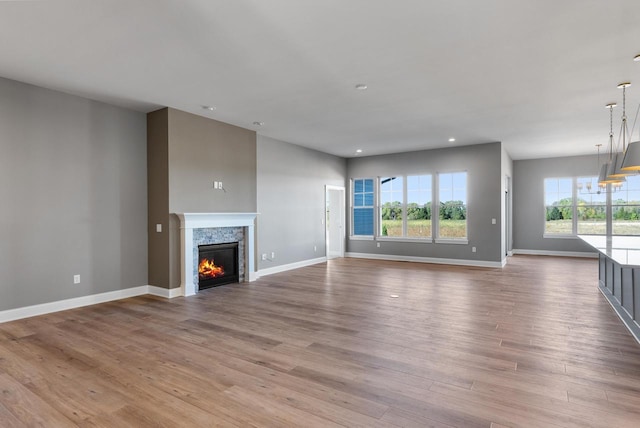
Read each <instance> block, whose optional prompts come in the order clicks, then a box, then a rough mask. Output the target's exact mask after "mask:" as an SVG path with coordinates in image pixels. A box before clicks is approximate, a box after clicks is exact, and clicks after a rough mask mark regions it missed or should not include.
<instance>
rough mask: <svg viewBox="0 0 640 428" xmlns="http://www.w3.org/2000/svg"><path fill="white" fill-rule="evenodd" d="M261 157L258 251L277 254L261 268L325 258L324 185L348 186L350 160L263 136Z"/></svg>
mask: <svg viewBox="0 0 640 428" xmlns="http://www.w3.org/2000/svg"><path fill="white" fill-rule="evenodd" d="M257 155H258V156H257V157H258V167H257V178H258V183H257V190H258V212H259V213H260V214H259V215H258V224H257V238H258V243H257V253H258V254H259V255H260V254H262V253H267V254H269V256H270V255H271V252H275V253H276V258H275V259H273V260H267V261H262V260H261V258H260V257H258V263H257V264H258V268H259V269H265V268H271V267H275V266H279V265H284V264H289V263H294V262H299V261H304V260H309V259H314V258H317V257H323V256H325V226H324V224H323V219H324V215H325V206H324V203H325V202H324V198H325V187H324V186H325V185H327V184H329V185H334V186H345V177H346V164H347V163H346V160H345V159H343V158H339V157H336V156H332V155H328V154H325V153H321V152H317V151H315V150H310V149H306V148H303V147H300V146H296V145H293V144H288V143H284V142H282V141H278V140H274V139H272V138H268V137H264V136H261V135H258V147H257ZM314 246H315V247H316V248H317V251H314V249H313V248H314Z"/></svg>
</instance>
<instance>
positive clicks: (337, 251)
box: [325, 185, 346, 260]
mask: <svg viewBox="0 0 640 428" xmlns="http://www.w3.org/2000/svg"><path fill="white" fill-rule="evenodd" d="M325 202H326V204H325V207H326V212H325V238H326V248H327V251H326V254H327V259H329V260H330V259H335V258H338V257H344V240H345V229H344V224H345V217H346V216H345V208H344V206H345V205H344V204H345V199H344V187H339V186H330V185H327V186H326V187H325Z"/></svg>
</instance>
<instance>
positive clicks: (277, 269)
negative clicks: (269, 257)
mask: <svg viewBox="0 0 640 428" xmlns="http://www.w3.org/2000/svg"><path fill="white" fill-rule="evenodd" d="M326 261H327V258H326V257H318V258H317V259H309V260H303V261H301V262H295V263H289V264H286V265H280V266H274V267H271V268H266V269H260V270H259V271H258V272H257V274H258V278H260V277H261V276H266V275H273V274H274V273H280V272H286V271H288V270H293V269H299V268H302V267H306V266H311V265H317V264H318V263H324V262H326Z"/></svg>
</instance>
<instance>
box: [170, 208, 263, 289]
mask: <svg viewBox="0 0 640 428" xmlns="http://www.w3.org/2000/svg"><path fill="white" fill-rule="evenodd" d="M175 214H176V215H177V216H178V218H179V219H180V251H181V257H180V273H181V275H180V278H181V284H180V289H181V291H182V295H183V296H192V295H194V294H196V291H197V284H194V282H193V271H192V266H193V251H192V249H193V229H204V228H211V227H244V228H245V234H244V240H245V253H246V254H245V263H246V266H245V270H244V272H245V280H248V281H255V280H256V278H257V275H256V272H255V269H254V266H255V260H254V259H255V254H254V253H255V250H254V248H255V228H254V222H255V219H256V216H257V215H258V213H175Z"/></svg>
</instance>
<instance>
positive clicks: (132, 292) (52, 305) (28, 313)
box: [0, 285, 182, 323]
mask: <svg viewBox="0 0 640 428" xmlns="http://www.w3.org/2000/svg"><path fill="white" fill-rule="evenodd" d="M145 294H152V295H154V296H160V297H164V298H167V299H172V298H174V297H178V296H182V292H181V291H180V288H172V289H167V288H162V287H156V286H153V285H141V286H140V287H133V288H126V289H124V290H116V291H109V292H107V293H100V294H92V295H90V296H82V297H74V298H72V299H66V300H58V301H56V302H49V303H42V304H39V305H33V306H25V307H24V308H16V309H8V310H6V311H0V323H3V322H8V321H15V320H19V319H22V318H29V317H35V316H38V315H45V314H50V313H53V312H59V311H66V310H68V309H75V308H81V307H83V306H89V305H95V304H98V303H106V302H111V301H114V300H120V299H126V298H128V297H135V296H142V295H145Z"/></svg>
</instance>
